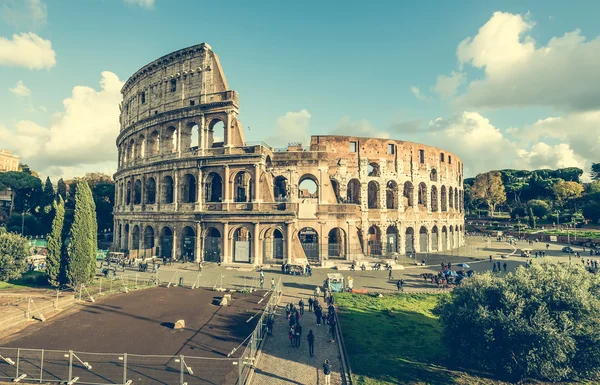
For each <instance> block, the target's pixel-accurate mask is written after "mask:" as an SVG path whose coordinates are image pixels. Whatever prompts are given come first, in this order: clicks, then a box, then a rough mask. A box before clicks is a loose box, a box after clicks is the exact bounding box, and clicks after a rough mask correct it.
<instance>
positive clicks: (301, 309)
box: [298, 298, 304, 315]
mask: <svg viewBox="0 0 600 385" xmlns="http://www.w3.org/2000/svg"><path fill="white" fill-rule="evenodd" d="M298 307H299V308H300V315H304V300H303V299H302V298H300V301H299V302H298Z"/></svg>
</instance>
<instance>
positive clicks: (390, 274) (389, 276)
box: [388, 265, 394, 281]
mask: <svg viewBox="0 0 600 385" xmlns="http://www.w3.org/2000/svg"><path fill="white" fill-rule="evenodd" d="M388 279H389V280H390V281H391V280H392V279H394V277H392V266H391V265H390V273H389V274H388Z"/></svg>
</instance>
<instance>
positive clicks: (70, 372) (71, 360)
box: [67, 350, 73, 381]
mask: <svg viewBox="0 0 600 385" xmlns="http://www.w3.org/2000/svg"><path fill="white" fill-rule="evenodd" d="M72 378H73V351H72V350H69V379H68V380H67V381H71V379H72Z"/></svg>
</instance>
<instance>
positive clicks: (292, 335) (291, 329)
mask: <svg viewBox="0 0 600 385" xmlns="http://www.w3.org/2000/svg"><path fill="white" fill-rule="evenodd" d="M289 337H290V344H291V345H292V346H294V326H292V327H290V335H289Z"/></svg>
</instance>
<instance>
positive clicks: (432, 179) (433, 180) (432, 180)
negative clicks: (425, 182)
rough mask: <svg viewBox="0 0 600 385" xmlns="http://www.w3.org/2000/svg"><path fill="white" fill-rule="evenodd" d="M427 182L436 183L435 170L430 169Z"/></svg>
mask: <svg viewBox="0 0 600 385" xmlns="http://www.w3.org/2000/svg"><path fill="white" fill-rule="evenodd" d="M429 180H430V181H431V182H437V171H436V170H435V168H432V169H431V172H430V173H429Z"/></svg>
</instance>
